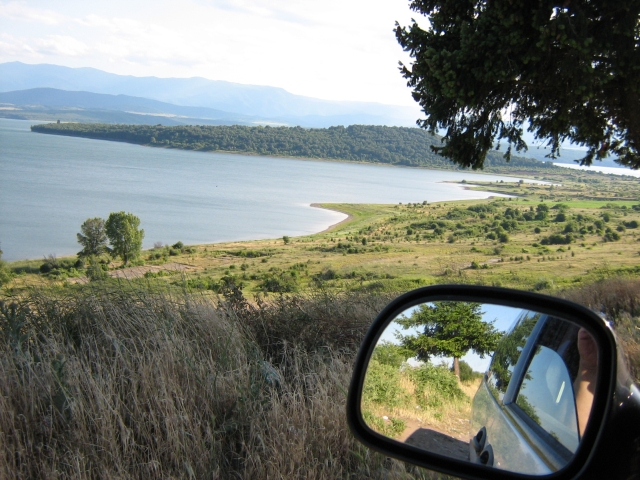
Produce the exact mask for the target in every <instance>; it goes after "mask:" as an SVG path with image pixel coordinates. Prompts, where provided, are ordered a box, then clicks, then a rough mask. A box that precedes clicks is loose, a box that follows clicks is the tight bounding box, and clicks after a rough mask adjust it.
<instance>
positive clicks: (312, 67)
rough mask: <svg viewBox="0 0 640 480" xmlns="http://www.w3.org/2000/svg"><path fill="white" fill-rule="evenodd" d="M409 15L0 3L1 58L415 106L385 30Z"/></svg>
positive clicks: (294, 5) (195, 5) (274, 4)
mask: <svg viewBox="0 0 640 480" xmlns="http://www.w3.org/2000/svg"><path fill="white" fill-rule="evenodd" d="M412 17H416V20H418V21H419V22H420V19H421V18H424V17H421V16H420V14H418V13H416V12H412V11H411V10H410V9H409V3H408V0H322V1H318V0H295V1H291V0H211V1H206V0H181V1H180V2H176V1H165V0H154V1H150V0H134V1H132V0H127V1H123V0H110V1H109V2H104V1H96V0H83V1H79V0H75V1H71V0H56V1H55V2H51V1H50V0H48V1H44V0H33V1H2V0H0V62H9V61H21V62H24V63H29V64H36V63H51V64H56V65H64V66H68V67H94V68H98V69H100V70H104V71H107V72H111V73H116V74H121V75H135V76H148V75H150V76H158V77H193V76H200V77H205V78H209V79H212V80H227V81H231V82H237V83H245V84H254V85H269V86H275V87H281V88H284V89H285V90H287V91H289V92H291V93H294V94H299V95H305V96H310V97H316V98H322V99H329V100H357V101H368V102H380V103H387V104H395V105H406V106H416V104H415V102H414V101H413V99H412V98H411V95H410V90H409V88H408V87H407V86H406V81H405V80H404V79H403V78H402V76H401V75H400V73H399V72H398V61H400V60H402V61H403V62H408V61H409V60H410V59H409V57H408V55H407V54H406V53H405V52H403V51H402V48H401V47H400V46H399V45H398V43H397V41H396V39H395V36H394V32H393V31H394V25H395V22H396V21H398V22H400V24H401V25H408V24H409V23H410V21H411V18H412ZM422 22H425V23H426V20H422ZM417 108H418V107H417V106H416V109H417Z"/></svg>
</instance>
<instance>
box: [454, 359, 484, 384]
mask: <svg viewBox="0 0 640 480" xmlns="http://www.w3.org/2000/svg"><path fill="white" fill-rule="evenodd" d="M458 364H459V366H460V381H461V382H463V383H468V382H472V381H473V380H475V379H477V378H480V377H482V373H480V372H475V371H474V370H473V368H471V365H469V364H468V363H467V362H465V361H464V360H460V361H459V362H458ZM450 371H451V372H453V366H452V367H451V370H450Z"/></svg>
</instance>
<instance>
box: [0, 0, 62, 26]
mask: <svg viewBox="0 0 640 480" xmlns="http://www.w3.org/2000/svg"><path fill="white" fill-rule="evenodd" d="M0 17H5V18H8V19H11V20H15V21H23V22H36V23H42V24H45V25H58V24H60V23H62V22H64V21H65V16H64V15H61V14H59V13H57V12H54V11H53V10H44V9H39V8H31V7H28V6H27V5H26V4H24V3H22V2H10V3H6V4H5V3H0Z"/></svg>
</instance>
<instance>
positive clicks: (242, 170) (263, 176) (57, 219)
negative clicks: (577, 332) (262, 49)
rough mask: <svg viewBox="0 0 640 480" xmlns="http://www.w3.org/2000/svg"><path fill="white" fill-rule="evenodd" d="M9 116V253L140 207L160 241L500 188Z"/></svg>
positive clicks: (1, 166)
mask: <svg viewBox="0 0 640 480" xmlns="http://www.w3.org/2000/svg"><path fill="white" fill-rule="evenodd" d="M33 123H37V122H33V121H22V120H9V119H0V248H2V250H3V251H4V255H3V259H4V260H9V261H11V260H18V259H27V258H42V257H43V256H46V255H50V254H54V255H57V256H64V255H72V254H75V253H77V252H78V251H79V250H80V245H78V243H77V242H76V233H77V232H79V230H80V225H81V224H82V222H83V221H84V220H86V219H87V218H91V217H102V218H105V219H106V218H107V217H108V216H109V213H110V212H117V211H121V210H123V211H126V212H131V213H133V214H135V215H137V216H138V217H140V219H141V226H142V228H144V230H145V239H144V248H150V247H152V246H153V244H154V243H155V242H158V241H160V242H163V243H169V244H173V243H175V242H177V241H178V240H180V241H182V242H184V243H185V244H201V243H214V242H225V241H233V240H256V239H263V238H278V237H282V236H283V235H289V236H298V235H307V234H311V233H315V232H319V231H322V230H324V229H326V228H327V227H329V226H330V225H332V224H335V223H337V222H340V221H341V220H343V219H344V218H346V216H345V215H344V214H341V213H338V212H332V211H329V210H323V209H319V208H313V207H311V206H310V204H311V203H324V202H348V203H398V202H402V203H408V202H422V201H424V200H427V201H428V202H436V201H447V200H458V199H480V198H487V197H489V196H491V195H495V194H492V193H488V192H475V191H471V190H465V189H464V188H463V187H462V186H460V185H454V184H450V183H443V182H446V181H461V180H463V179H464V180H466V181H467V182H469V183H472V182H474V181H496V180H504V181H517V180H518V179H517V178H513V177H502V176H497V175H484V174H473V173H469V172H449V171H437V170H426V169H418V168H400V167H391V166H378V165H367V164H356V163H340V162H326V161H314V160H298V159H288V158H276V157H259V156H248V155H235V154H223V153H208V152H192V151H184V150H168V149H161V148H151V147H143V146H139V145H130V144H126V143H118V142H108V141H102V140H90V139H83V138H73V137H63V136H56V135H44V134H38V133H32V132H31V131H30V130H29V126H30V125H31V124H33Z"/></svg>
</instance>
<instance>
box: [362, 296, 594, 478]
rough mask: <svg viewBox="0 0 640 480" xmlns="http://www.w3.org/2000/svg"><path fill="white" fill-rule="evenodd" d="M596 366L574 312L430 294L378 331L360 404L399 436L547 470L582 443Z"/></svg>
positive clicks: (467, 457)
mask: <svg viewBox="0 0 640 480" xmlns="http://www.w3.org/2000/svg"><path fill="white" fill-rule="evenodd" d="M597 366H598V347H597V345H596V342H595V340H594V337H593V336H592V335H591V334H590V333H589V331H587V330H586V329H584V328H581V327H580V326H578V325H576V324H575V323H572V322H570V321H567V320H564V319H561V318H556V317H552V316H549V315H546V314H542V313H539V312H535V311H530V310H523V309H519V308H512V307H506V306H502V305H495V304H487V303H472V302H461V301H441V302H433V303H424V304H420V305H417V306H415V307H411V308H409V309H407V310H405V311H404V312H402V313H401V314H400V315H398V316H397V317H396V318H395V319H394V320H393V321H392V322H391V323H390V324H389V325H388V326H387V328H386V329H385V331H384V332H383V333H382V335H381V336H380V338H379V339H378V342H377V344H376V346H375V347H374V350H373V352H372V354H371V357H370V359H369V363H368V366H367V370H366V375H365V379H364V386H363V394H362V399H361V411H362V415H363V418H364V421H365V423H366V424H367V425H368V426H369V427H370V428H371V429H372V430H374V431H376V432H378V433H380V434H382V435H384V436H386V437H389V438H391V439H394V440H396V441H398V442H402V443H406V444H410V445H413V446H414V447H417V448H419V449H422V450H425V451H428V452H431V453H435V454H438V455H444V456H447V457H453V458H456V459H459V460H464V461H468V462H473V463H480V464H483V465H487V466H490V467H493V468H498V469H503V470H508V471H511V472H519V473H526V474H533V475H547V474H549V473H552V472H555V471H558V470H560V469H562V468H563V467H564V466H565V465H567V464H568V463H569V462H570V461H571V459H572V458H573V455H574V454H575V452H576V450H577V448H578V446H579V444H580V438H581V436H582V433H583V432H584V429H585V427H586V425H587V422H588V420H589V415H590V412H591V405H592V403H593V396H594V392H595V387H596V381H597Z"/></svg>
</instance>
